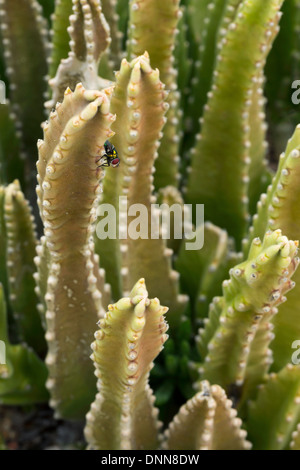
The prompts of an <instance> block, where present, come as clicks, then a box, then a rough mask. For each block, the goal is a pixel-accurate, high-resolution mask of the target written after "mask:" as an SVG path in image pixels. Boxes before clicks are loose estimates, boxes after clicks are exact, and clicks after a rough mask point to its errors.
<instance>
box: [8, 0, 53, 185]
mask: <svg viewBox="0 0 300 470" xmlns="http://www.w3.org/2000/svg"><path fill="white" fill-rule="evenodd" d="M0 13H1V16H0V25H1V36H2V42H3V46H4V51H5V52H4V57H5V62H6V64H7V73H8V77H9V80H10V99H11V103H12V111H13V114H14V118H15V124H16V128H17V130H18V135H19V136H20V138H21V142H22V152H23V157H24V158H25V157H26V168H27V180H28V181H29V182H30V183H32V181H33V179H34V178H35V174H34V169H35V168H34V164H35V160H36V139H37V137H39V136H40V134H41V128H40V125H41V122H42V121H43V118H44V110H43V98H44V93H45V91H46V89H47V85H46V81H45V76H46V73H47V62H46V54H47V23H46V20H45V19H44V18H43V16H42V14H41V6H40V5H39V3H38V2H37V0H19V1H17V2H16V1H11V0H3V1H1V3H0ZM29 25H30V27H28V26H29ZM33 46H34V48H35V53H34V54H32V48H33ZM16 51H17V52H18V54H16ZM29 116H30V118H28V117H29Z"/></svg>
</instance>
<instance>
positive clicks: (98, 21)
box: [45, 0, 110, 109]
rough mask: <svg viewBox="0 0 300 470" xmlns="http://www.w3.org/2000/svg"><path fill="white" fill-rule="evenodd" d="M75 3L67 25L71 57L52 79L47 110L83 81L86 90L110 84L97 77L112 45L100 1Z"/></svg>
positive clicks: (74, 0) (64, 61) (84, 0)
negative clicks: (103, 58) (50, 95)
mask: <svg viewBox="0 0 300 470" xmlns="http://www.w3.org/2000/svg"><path fill="white" fill-rule="evenodd" d="M72 3H73V14H72V15H71V16H70V26H69V28H68V32H69V35H70V38H71V41H70V49H71V51H70V52H69V55H68V58H64V59H63V60H61V62H60V65H59V67H58V69H57V72H56V75H55V77H53V78H51V79H50V80H49V84H50V86H51V88H52V99H51V100H50V101H48V102H47V103H46V104H45V106H46V107H47V108H48V109H51V108H53V107H54V106H55V105H56V103H57V102H58V101H62V99H63V94H64V91H65V89H66V88H67V87H70V88H71V90H74V88H75V86H76V85H77V84H78V83H82V84H83V85H84V86H85V88H87V89H90V90H93V89H95V90H97V89H103V88H106V87H107V86H108V85H109V84H110V82H109V81H108V80H104V79H101V78H100V77H99V76H98V66H99V61H100V58H101V56H102V54H103V53H104V51H105V50H106V49H107V47H108V46H109V44H110V35H109V26H108V24H107V22H106V20H105V18H104V16H103V13H102V9H101V4H100V1H99V0H73V2H72ZM59 18H60V17H59ZM63 18H64V20H65V17H64V16H63Z"/></svg>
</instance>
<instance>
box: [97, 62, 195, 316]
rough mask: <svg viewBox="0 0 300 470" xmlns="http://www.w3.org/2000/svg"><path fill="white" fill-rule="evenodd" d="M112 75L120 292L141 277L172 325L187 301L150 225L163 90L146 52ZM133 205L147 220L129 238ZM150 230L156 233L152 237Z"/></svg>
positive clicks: (166, 252) (168, 256)
mask: <svg viewBox="0 0 300 470" xmlns="http://www.w3.org/2000/svg"><path fill="white" fill-rule="evenodd" d="M116 78H117V82H116V88H115V91H114V94H113V97H112V101H111V111H112V112H113V113H115V114H116V115H117V116H119V119H118V118H117V120H116V122H115V123H114V124H113V126H112V129H113V130H114V131H115V133H116V136H115V137H114V139H113V142H114V144H115V146H116V148H117V150H118V152H119V154H120V158H121V165H120V170H121V172H122V173H121V174H120V173H119V176H117V172H116V176H114V177H113V178H120V179H119V183H118V187H117V191H120V193H119V195H120V196H126V198H127V200H126V202H127V207H126V206H125V207H124V208H121V212H122V214H120V221H121V224H120V229H121V230H122V231H123V232H124V231H125V232H126V236H127V239H124V240H122V248H121V250H122V256H123V269H122V274H123V290H124V292H125V293H126V292H128V291H129V289H130V286H131V285H132V284H134V283H135V282H137V280H138V279H140V278H141V276H144V277H145V280H146V283H147V286H148V290H149V293H150V295H151V296H153V295H155V293H157V295H158V296H160V298H161V301H162V302H163V303H164V304H166V305H168V306H169V308H170V314H169V318H168V321H169V322H170V325H173V324H176V323H178V321H179V319H180V316H181V313H182V312H183V310H184V307H185V305H186V300H187V299H186V297H185V296H179V295H178V288H179V286H178V277H179V275H178V273H176V272H175V271H173V270H172V267H171V255H172V250H170V249H168V248H167V246H166V242H165V240H163V239H161V234H160V232H159V228H160V227H158V230H156V231H155V227H154V228H153V227H152V223H153V221H152V218H151V211H152V209H153V208H151V204H154V203H155V202H156V198H155V197H154V196H153V189H154V188H153V185H152V182H153V176H152V172H153V163H154V159H155V157H156V155H157V153H156V150H157V147H158V145H159V144H158V140H159V137H161V129H162V127H163V125H164V122H165V117H164V114H165V112H166V109H168V104H167V103H166V101H165V98H166V93H165V91H164V86H163V84H162V82H161V81H160V79H159V72H158V70H153V69H152V68H151V67H150V64H149V57H148V55H147V54H145V55H144V56H141V57H139V58H137V59H134V60H133V61H132V62H131V64H129V63H128V62H127V61H126V60H124V61H123V62H122V66H121V70H120V72H119V73H118V74H117V75H116ZM124 90H126V92H125V93H124ZM118 171H119V169H118ZM104 186H105V181H104ZM137 203H138V204H140V206H139V208H140V207H141V205H143V207H142V209H143V212H142V214H140V216H141V217H142V224H143V227H145V224H147V228H146V230H144V229H142V230H143V233H141V236H140V237H138V238H136V234H135V232H134V231H133V232H134V233H133V235H134V236H132V234H131V232H130V226H132V227H133V228H134V226H135V225H136V224H137V218H136V217H134V211H133V209H134V208H135V206H134V204H137ZM127 208H128V209H129V213H128V214H127ZM139 210H140V209H139ZM137 214H138V213H136V215H137ZM127 216H128V217H127ZM124 217H125V218H124ZM134 224H135V225H134ZM151 230H152V232H155V233H154V236H153V233H152V232H151Z"/></svg>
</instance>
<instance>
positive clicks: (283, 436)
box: [247, 364, 300, 450]
mask: <svg viewBox="0 0 300 470" xmlns="http://www.w3.org/2000/svg"><path fill="white" fill-rule="evenodd" d="M299 422H300V367H299V366H293V365H291V364H288V365H287V366H286V367H285V368H284V369H282V370H281V371H280V372H279V373H278V374H270V375H269V377H268V379H267V382H266V383H265V384H263V385H262V386H261V387H260V389H259V392H258V395H257V399H256V400H255V402H250V404H249V409H248V413H247V430H248V435H249V438H250V439H251V441H252V442H253V448H254V449H256V450H261V449H263V450H270V449H272V450H281V449H287V448H288V447H289V443H290V441H291V438H292V434H293V432H294V431H295V430H296V429H297V424H298V423H299Z"/></svg>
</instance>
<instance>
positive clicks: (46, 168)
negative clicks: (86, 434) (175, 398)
mask: <svg viewBox="0 0 300 470" xmlns="http://www.w3.org/2000/svg"><path fill="white" fill-rule="evenodd" d="M113 120H114V116H113V115H112V114H110V112H109V96H108V95H107V94H105V93H101V92H98V91H87V90H85V89H84V88H83V86H82V85H81V84H79V85H77V87H76V89H75V91H74V93H72V92H71V90H70V89H68V90H66V92H65V98H64V101H63V103H62V104H58V105H57V106H56V110H55V112H53V113H51V115H50V120H49V123H47V124H46V125H45V127H44V141H39V143H38V147H39V161H38V172H39V177H38V181H39V185H38V188H37V193H38V202H39V207H40V212H41V217H42V220H43V224H44V233H45V236H46V241H47V247H48V249H49V252H50V267H49V277H48V284H47V294H46V296H45V300H46V304H47V312H46V320H47V327H48V331H47V335H46V339H47V341H48V345H49V353H48V356H47V359H46V363H47V365H48V367H49V380H48V382H47V385H48V387H49V390H50V392H51V397H52V401H51V404H52V406H53V407H54V408H56V410H57V411H58V413H59V414H60V415H62V416H65V417H67V418H78V417H82V416H83V415H84V413H85V412H86V411H87V408H88V405H89V403H90V401H91V400H92V398H93V394H94V392H95V381H94V380H95V379H94V377H93V372H92V366H91V363H90V361H89V345H90V343H91V340H92V336H93V332H94V331H95V324H96V322H97V320H98V319H99V317H100V316H102V315H103V314H104V310H103V307H102V304H101V298H102V299H103V303H104V305H105V304H107V303H108V301H109V298H110V295H109V291H108V290H107V286H105V285H104V278H103V273H102V272H100V270H99V257H97V256H96V255H95V253H94V245H93V243H92V241H91V235H92V232H93V227H92V224H93V221H94V220H95V210H96V208H95V205H96V204H97V198H98V196H97V195H98V193H99V190H100V187H99V177H100V175H101V173H102V170H101V169H100V168H98V169H97V161H98V160H99V158H100V157H101V155H102V153H103V144H104V142H105V141H106V139H108V138H109V137H110V136H111V135H112V131H111V130H110V126H111V124H112V122H113Z"/></svg>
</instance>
